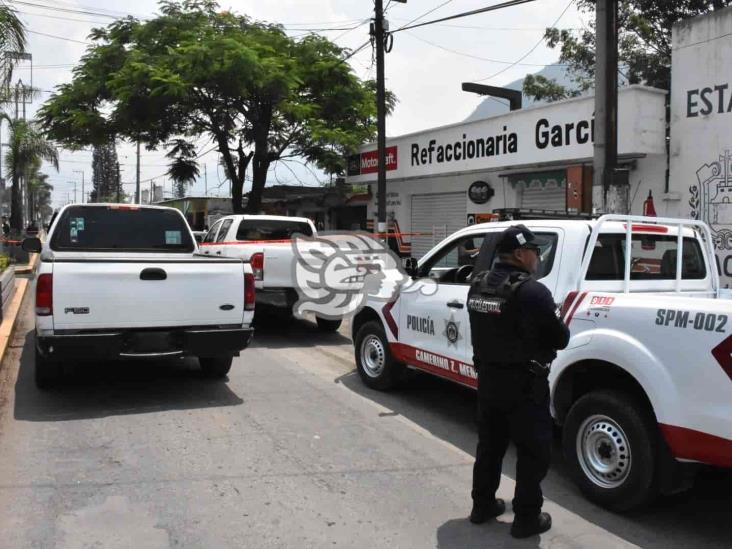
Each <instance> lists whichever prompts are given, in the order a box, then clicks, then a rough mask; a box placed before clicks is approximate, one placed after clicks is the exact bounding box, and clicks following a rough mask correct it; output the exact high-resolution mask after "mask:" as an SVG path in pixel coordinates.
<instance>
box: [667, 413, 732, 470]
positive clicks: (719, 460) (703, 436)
mask: <svg viewBox="0 0 732 549" xmlns="http://www.w3.org/2000/svg"><path fill="white" fill-rule="evenodd" d="M659 427H660V429H661V432H662V433H663V438H664V439H666V443H667V444H668V446H669V448H671V453H672V454H673V456H674V457H676V458H679V459H689V460H692V461H698V462H700V463H707V464H709V465H718V466H720V467H732V440H729V439H728V438H722V437H718V436H715V435H710V434H709V433H703V432H702V431H696V430H694V429H688V428H686V427H678V426H676V425H666V424H664V423H659Z"/></svg>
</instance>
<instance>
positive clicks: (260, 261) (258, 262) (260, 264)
mask: <svg viewBox="0 0 732 549" xmlns="http://www.w3.org/2000/svg"><path fill="white" fill-rule="evenodd" d="M249 263H250V264H251V266H252V271H254V279H255V280H264V254H263V253H262V252H257V253H256V254H252V257H250V258H249Z"/></svg>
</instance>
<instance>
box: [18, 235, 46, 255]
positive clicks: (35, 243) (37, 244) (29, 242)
mask: <svg viewBox="0 0 732 549" xmlns="http://www.w3.org/2000/svg"><path fill="white" fill-rule="evenodd" d="M20 246H21V248H23V251H26V252H28V253H31V254H39V253H41V248H42V247H43V245H42V244H41V239H40V238H36V237H35V236H33V237H29V238H24V239H23V243H22V244H21V245H20Z"/></svg>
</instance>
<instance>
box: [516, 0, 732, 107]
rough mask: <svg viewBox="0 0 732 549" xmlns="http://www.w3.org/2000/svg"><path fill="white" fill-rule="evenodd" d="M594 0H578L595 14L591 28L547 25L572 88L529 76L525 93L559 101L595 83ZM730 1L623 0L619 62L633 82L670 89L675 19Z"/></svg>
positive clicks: (585, 10) (582, 8)
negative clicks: (575, 29) (672, 38)
mask: <svg viewBox="0 0 732 549" xmlns="http://www.w3.org/2000/svg"><path fill="white" fill-rule="evenodd" d="M595 4H596V1H595V0H577V7H578V8H579V10H580V11H581V12H582V13H583V14H584V15H589V16H590V22H589V28H586V29H584V30H581V31H579V32H575V31H570V30H560V29H557V28H549V29H546V34H545V39H546V43H547V45H548V46H549V47H550V48H558V49H559V52H560V54H559V62H560V63H563V64H566V65H568V70H569V72H570V75H571V77H572V79H573V81H574V86H573V87H567V86H562V85H561V84H558V83H557V82H556V81H554V80H551V79H547V78H543V79H542V78H541V77H538V78H533V77H532V78H527V79H526V80H524V93H525V94H526V95H529V96H531V97H534V98H535V99H537V100H542V99H544V100H549V101H553V100H557V99H564V98H566V97H572V96H574V95H577V94H578V93H579V92H580V91H586V90H588V89H590V88H592V87H593V86H594V78H595V20H594V14H595ZM729 4H730V0H675V1H673V2H659V1H658V0H620V2H619V10H618V29H619V30H618V64H619V66H620V67H621V69H620V71H621V73H622V76H623V77H624V79H625V80H627V81H628V83H629V84H641V83H642V84H646V85H648V86H653V87H656V88H660V89H663V90H669V89H670V88H671V29H672V27H673V25H674V23H676V22H678V21H681V20H682V19H688V18H690V17H695V16H697V15H703V14H705V13H708V12H711V11H714V10H719V9H722V8H724V7H726V6H728V5H729Z"/></svg>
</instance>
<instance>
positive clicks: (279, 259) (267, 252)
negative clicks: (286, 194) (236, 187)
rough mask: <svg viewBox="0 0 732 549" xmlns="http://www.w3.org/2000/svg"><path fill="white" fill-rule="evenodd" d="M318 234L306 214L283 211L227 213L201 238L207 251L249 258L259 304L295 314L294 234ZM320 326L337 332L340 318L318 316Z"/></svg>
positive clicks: (284, 312) (208, 252) (205, 251)
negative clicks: (271, 213) (251, 213)
mask: <svg viewBox="0 0 732 549" xmlns="http://www.w3.org/2000/svg"><path fill="white" fill-rule="evenodd" d="M294 234H300V235H302V236H308V237H312V236H316V234H317V232H316V229H315V225H313V222H312V221H310V220H309V219H308V218H306V217H287V216H281V215H227V216H225V217H222V218H221V219H219V220H218V221H217V222H216V223H215V224H214V225H213V227H211V229H210V230H209V231H208V233H207V234H206V236H205V237H204V238H203V241H202V242H201V251H202V253H203V254H205V255H210V256H216V257H235V258H240V259H244V260H246V261H248V262H249V263H250V264H251V266H252V269H253V272H254V278H255V284H256V288H257V304H258V305H259V307H260V309H259V310H260V312H261V311H262V309H263V308H264V307H266V308H269V309H271V310H276V311H278V312H279V313H280V314H283V315H286V316H291V315H292V307H293V305H294V304H295V302H297V300H298V293H297V281H296V280H295V252H294V251H293V249H292V236H293V235H294ZM315 320H316V322H317V324H318V328H319V329H320V330H322V331H325V332H334V331H336V330H337V329H338V328H339V327H340V325H341V321H340V320H338V319H326V318H320V317H316V319H315Z"/></svg>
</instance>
